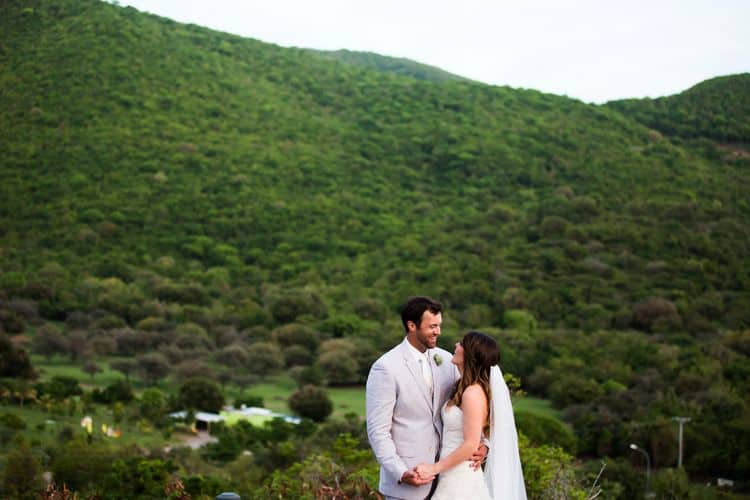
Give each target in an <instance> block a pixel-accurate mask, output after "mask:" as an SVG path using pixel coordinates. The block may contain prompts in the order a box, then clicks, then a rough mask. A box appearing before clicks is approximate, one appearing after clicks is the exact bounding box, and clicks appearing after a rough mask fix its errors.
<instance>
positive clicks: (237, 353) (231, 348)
mask: <svg viewBox="0 0 750 500" xmlns="http://www.w3.org/2000/svg"><path fill="white" fill-rule="evenodd" d="M247 358H248V353H247V349H246V348H245V346H243V345H240V344H232V345H228V346H226V347H224V348H223V349H221V350H220V351H219V352H218V353H216V361H217V362H219V363H221V364H223V365H226V366H230V367H233V368H237V367H241V366H245V365H246V364H247Z"/></svg>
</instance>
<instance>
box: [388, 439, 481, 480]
mask: <svg viewBox="0 0 750 500" xmlns="http://www.w3.org/2000/svg"><path fill="white" fill-rule="evenodd" d="M488 451H489V449H488V448H487V446H485V445H484V444H482V445H480V446H479V448H478V449H477V451H475V452H474V454H473V455H472V456H471V457H470V458H469V459H468V460H469V461H470V462H471V465H470V467H471V468H472V469H474V470H477V469H479V468H480V467H481V466H482V464H483V463H484V461H485V460H486V459H487V452H488ZM437 474H438V470H437V465H436V464H419V465H417V466H416V467H414V468H412V469H409V470H407V471H406V472H404V475H403V476H402V477H401V482H402V483H406V484H410V485H412V486H422V485H424V484H427V483H429V482H431V481H432V480H433V479H435V476H437Z"/></svg>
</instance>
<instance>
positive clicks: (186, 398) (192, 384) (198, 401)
mask: <svg viewBox="0 0 750 500" xmlns="http://www.w3.org/2000/svg"><path fill="white" fill-rule="evenodd" d="M177 400H178V401H179V403H180V405H182V406H183V407H184V408H191V409H196V410H203V411H209V412H214V413H218V412H219V411H220V410H221V407H222V406H224V395H223V394H222V393H221V390H220V389H219V387H218V386H217V385H216V384H214V383H213V382H210V381H208V380H205V379H201V378H193V379H190V380H188V381H187V382H185V383H184V384H182V385H181V386H180V389H179V395H178V397H177Z"/></svg>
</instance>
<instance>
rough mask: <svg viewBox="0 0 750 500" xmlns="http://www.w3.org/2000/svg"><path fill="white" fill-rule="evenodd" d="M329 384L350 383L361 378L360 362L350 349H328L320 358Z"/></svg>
mask: <svg viewBox="0 0 750 500" xmlns="http://www.w3.org/2000/svg"><path fill="white" fill-rule="evenodd" d="M318 365H319V366H320V368H321V369H322V370H323V374H324V375H325V377H326V380H327V382H328V385H348V384H354V383H356V382H357V381H358V380H359V373H358V372H359V364H358V363H357V360H356V359H354V358H353V357H352V356H351V354H350V353H349V351H346V350H340V351H327V352H324V353H323V354H321V355H320V358H318Z"/></svg>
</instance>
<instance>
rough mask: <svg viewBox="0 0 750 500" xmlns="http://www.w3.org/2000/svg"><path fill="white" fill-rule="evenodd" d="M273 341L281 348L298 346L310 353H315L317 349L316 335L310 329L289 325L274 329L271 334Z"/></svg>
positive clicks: (293, 324)
mask: <svg viewBox="0 0 750 500" xmlns="http://www.w3.org/2000/svg"><path fill="white" fill-rule="evenodd" d="M272 335H273V339H274V340H275V341H276V342H277V343H278V344H279V345H280V346H281V347H289V346H293V345H299V346H302V347H304V348H305V349H307V350H308V351H310V352H315V350H316V349H317V348H318V343H319V342H318V334H317V333H316V332H315V330H313V329H312V328H310V327H308V326H305V325H300V324H296V323H291V324H288V325H283V326H280V327H278V328H276V329H275V330H274V331H273V332H272Z"/></svg>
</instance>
